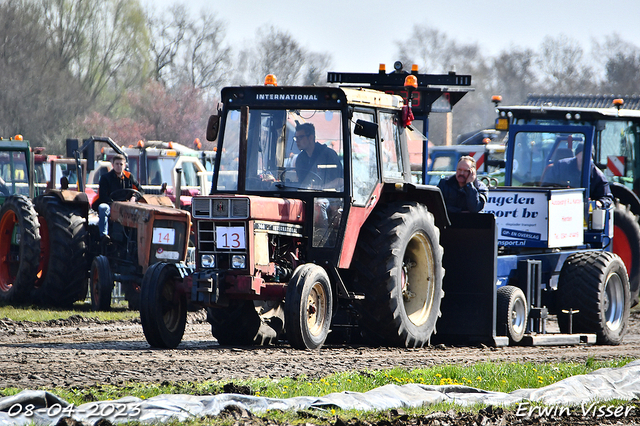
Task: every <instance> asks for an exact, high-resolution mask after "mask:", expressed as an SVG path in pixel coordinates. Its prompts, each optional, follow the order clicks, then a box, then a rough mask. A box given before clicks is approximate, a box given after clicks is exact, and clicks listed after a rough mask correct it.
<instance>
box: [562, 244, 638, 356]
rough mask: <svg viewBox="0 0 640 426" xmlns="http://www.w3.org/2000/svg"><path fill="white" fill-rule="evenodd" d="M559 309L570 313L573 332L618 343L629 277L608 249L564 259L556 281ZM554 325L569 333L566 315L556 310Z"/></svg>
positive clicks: (624, 325)
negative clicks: (556, 323)
mask: <svg viewBox="0 0 640 426" xmlns="http://www.w3.org/2000/svg"><path fill="white" fill-rule="evenodd" d="M558 292H559V294H558V296H559V299H560V308H561V309H562V310H569V309H572V310H574V311H576V310H578V311H579V312H578V313H574V314H573V318H572V322H573V327H572V328H573V330H572V331H573V332H574V333H595V334H596V335H597V342H598V343H600V344H607V345H618V344H620V343H622V339H623V337H624V335H625V334H626V332H627V326H628V322H629V280H628V278H627V270H626V268H625V266H624V263H623V262H622V260H620V258H619V257H618V256H617V255H615V254H613V253H608V252H587V253H576V254H573V255H571V256H569V257H568V258H567V260H566V261H565V263H564V265H563V266H562V271H561V272H560V279H559V281H558ZM558 325H559V326H560V331H561V332H563V333H568V332H569V315H568V314H566V313H562V312H559V313H558Z"/></svg>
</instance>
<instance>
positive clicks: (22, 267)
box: [0, 195, 40, 303]
mask: <svg viewBox="0 0 640 426" xmlns="http://www.w3.org/2000/svg"><path fill="white" fill-rule="evenodd" d="M39 228H40V225H39V223H38V216H37V215H36V211H35V209H34V208H33V204H31V201H30V200H29V199H28V198H27V197H25V196H23V195H13V196H10V197H7V199H6V200H5V201H4V204H3V205H2V208H0V302H3V303H26V302H28V301H29V300H28V299H29V293H30V291H31V289H32V288H33V286H34V285H35V283H36V281H37V279H38V276H37V274H38V263H39V261H40V229H39Z"/></svg>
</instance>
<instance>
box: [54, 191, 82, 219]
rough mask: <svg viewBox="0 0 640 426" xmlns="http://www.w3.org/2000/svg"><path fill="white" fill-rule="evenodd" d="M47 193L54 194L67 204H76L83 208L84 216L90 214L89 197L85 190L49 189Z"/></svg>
mask: <svg viewBox="0 0 640 426" xmlns="http://www.w3.org/2000/svg"><path fill="white" fill-rule="evenodd" d="M45 195H53V196H55V197H57V198H59V199H60V201H61V202H62V203H65V204H76V205H77V207H80V208H81V209H82V216H83V217H84V218H87V217H88V215H89V207H90V204H89V197H88V196H87V194H86V193H84V192H78V191H71V190H68V189H49V190H47V192H46V193H45Z"/></svg>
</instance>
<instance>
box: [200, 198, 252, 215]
mask: <svg viewBox="0 0 640 426" xmlns="http://www.w3.org/2000/svg"><path fill="white" fill-rule="evenodd" d="M192 209H193V210H192V214H193V217H196V218H212V219H224V218H229V219H248V218H249V199H248V198H194V199H193V200H192Z"/></svg>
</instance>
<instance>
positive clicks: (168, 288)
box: [140, 263, 187, 349]
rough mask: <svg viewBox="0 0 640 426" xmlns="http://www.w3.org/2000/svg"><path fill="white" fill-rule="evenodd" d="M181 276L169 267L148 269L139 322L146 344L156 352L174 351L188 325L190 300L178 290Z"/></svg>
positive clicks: (160, 266) (164, 264) (155, 266)
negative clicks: (157, 349)
mask: <svg viewBox="0 0 640 426" xmlns="http://www.w3.org/2000/svg"><path fill="white" fill-rule="evenodd" d="M179 279H180V272H179V271H178V269H177V268H176V267H175V266H174V265H172V264H170V263H156V264H154V265H152V266H151V267H149V269H147V272H146V273H145V274H144V278H143V279H142V293H141V294H140V322H141V323H142V331H143V332H144V337H145V338H146V339H147V342H148V343H149V344H150V345H151V346H152V347H155V348H167V349H171V348H175V347H177V346H178V345H179V344H180V342H181V341H182V336H183V335H184V329H185V327H186V324H187V297H186V295H185V293H183V292H180V291H179V289H178V280H179Z"/></svg>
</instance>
